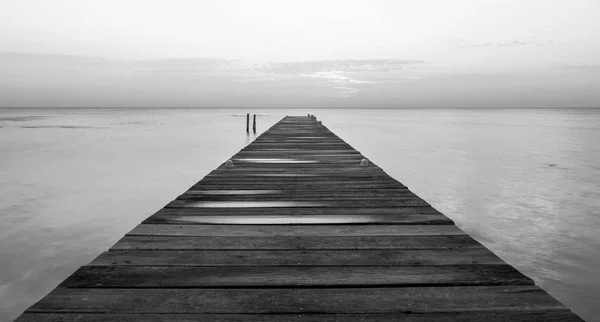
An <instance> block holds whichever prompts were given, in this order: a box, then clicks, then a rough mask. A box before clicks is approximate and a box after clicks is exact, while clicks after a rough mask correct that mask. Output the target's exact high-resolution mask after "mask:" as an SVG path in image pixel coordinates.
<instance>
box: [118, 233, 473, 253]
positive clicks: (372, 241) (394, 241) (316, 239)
mask: <svg viewBox="0 0 600 322" xmlns="http://www.w3.org/2000/svg"><path fill="white" fill-rule="evenodd" d="M469 247H470V248H479V247H482V246H481V244H479V243H478V242H477V241H475V240H474V239H473V238H471V237H469V236H393V237H392V236H360V237H358V236H340V237H330V236H303V237H298V236H271V237H264V236H255V237H244V236H241V237H239V236H234V237H223V236H199V237H179V236H125V237H123V238H121V240H119V241H118V242H117V243H116V244H115V245H114V246H113V247H112V248H111V250H144V249H146V250H179V249H181V250H184V249H187V250H209V249H248V250H249V249H263V250H266V249H271V250H286V249H291V250H299V249H450V248H469Z"/></svg>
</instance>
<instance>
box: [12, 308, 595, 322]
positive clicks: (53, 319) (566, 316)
mask: <svg viewBox="0 0 600 322" xmlns="http://www.w3.org/2000/svg"><path fill="white" fill-rule="evenodd" d="M42 321H44V322H45V321H48V322H71V321H73V322H75V321H77V322H107V321H120V322H133V321H144V322H166V321H169V322H174V321H179V322H195V321H200V322H209V321H221V322H239V321H253V322H258V321H260V322H274V321H289V322H299V321H304V322H332V321H347V322H380V321H381V322H392V321H393V322H396V321H404V322H481V321H487V322H498V321H503V322H506V321H513V322H539V321H544V322H583V320H582V319H580V318H579V317H577V316H576V315H574V314H573V313H571V311H569V310H568V309H562V310H544V309H542V310H540V309H538V310H527V311H514V310H510V309H508V310H498V311H478V312H442V313H425V314H423V313H420V314H412V312H405V313H392V314H297V313H291V314H139V313H138V314H110V313H108V314H94V313H90V314H85V313H25V314H24V315H22V316H21V317H20V318H19V319H17V320H16V321H15V322H42Z"/></svg>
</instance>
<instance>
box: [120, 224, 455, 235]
mask: <svg viewBox="0 0 600 322" xmlns="http://www.w3.org/2000/svg"><path fill="white" fill-rule="evenodd" d="M127 235H130V236H133V235H138V236H148V235H155V236H417V235H426V236H431V235H466V233H465V232H464V231H462V230H460V229H459V228H458V227H457V226H455V225H351V226H348V225H302V226H288V225H286V226H279V225H251V226H245V225H169V224H162V225H152V224H141V225H138V226H137V227H135V228H134V229H133V230H131V231H130V232H129V233H128V234H127Z"/></svg>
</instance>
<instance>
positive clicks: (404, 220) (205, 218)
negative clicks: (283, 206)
mask: <svg viewBox="0 0 600 322" xmlns="http://www.w3.org/2000/svg"><path fill="white" fill-rule="evenodd" d="M169 209H174V210H176V209H182V208H169ZM188 209H202V208H188ZM213 209H217V208H213ZM230 209H235V208H230ZM239 209H243V208H239ZM144 223H145V224H189V225H193V224H229V225H314V224H321V225H334V224H347V225H352V224H371V225H387V224H403V225H452V224H453V223H454V222H453V221H452V220H451V219H449V218H448V217H446V216H444V215H402V216H397V215H364V216H361V215H350V216H345V215H324V214H322V215H294V214H290V215H251V214H243V215H233V214H232V215H229V216H228V215H214V216H211V215H178V214H175V215H171V214H164V213H161V214H155V215H152V216H151V217H150V218H148V219H146V220H144Z"/></svg>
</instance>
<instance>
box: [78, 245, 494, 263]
mask: <svg viewBox="0 0 600 322" xmlns="http://www.w3.org/2000/svg"><path fill="white" fill-rule="evenodd" d="M467 264H479V265H484V264H505V263H504V261H503V260H501V259H500V258H498V256H496V255H495V254H494V253H492V252H491V251H489V250H488V249H486V248H483V247H480V248H464V249H419V250H333V251H332V250H282V251H278V250H225V251H224V250H216V251H215V250H203V251H198V250H196V251H185V250H143V251H108V252H104V253H102V254H101V255H100V256H98V257H97V258H96V259H94V260H93V261H92V262H91V263H90V264H89V265H92V266H95V265H96V266H107V265H134V266H136V265H137V266H402V265H404V266H407V265H414V266H416V265H467Z"/></svg>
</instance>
